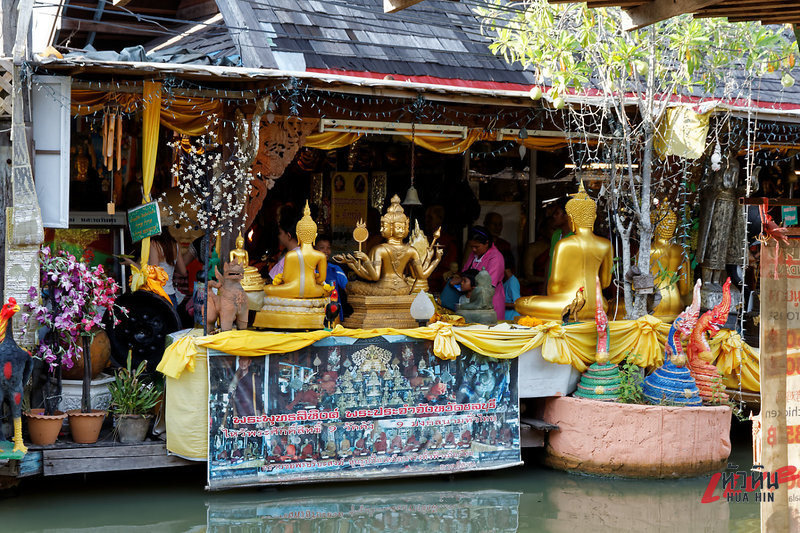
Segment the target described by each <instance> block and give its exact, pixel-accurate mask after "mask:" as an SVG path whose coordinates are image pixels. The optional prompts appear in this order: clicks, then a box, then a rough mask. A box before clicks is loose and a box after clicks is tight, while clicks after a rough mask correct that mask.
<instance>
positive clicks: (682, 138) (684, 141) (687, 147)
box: [654, 106, 713, 159]
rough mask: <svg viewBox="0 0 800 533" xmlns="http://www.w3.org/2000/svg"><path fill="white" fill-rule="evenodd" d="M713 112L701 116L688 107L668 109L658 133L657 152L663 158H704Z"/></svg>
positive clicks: (656, 138)
mask: <svg viewBox="0 0 800 533" xmlns="http://www.w3.org/2000/svg"><path fill="white" fill-rule="evenodd" d="M712 111H713V110H712ZM712 111H708V112H707V113H704V114H702V115H701V114H699V113H696V112H694V111H693V110H692V109H691V108H690V107H687V106H681V107H671V108H669V109H667V112H666V113H665V114H664V118H663V119H662V120H661V123H660V124H659V126H658V131H657V133H656V137H655V144H654V146H655V149H656V151H658V153H659V154H661V156H662V157H665V156H668V155H677V156H678V157H683V158H686V159H697V158H699V157H700V156H702V155H703V152H704V151H705V148H706V137H707V136H708V119H709V117H710V116H711V113H712Z"/></svg>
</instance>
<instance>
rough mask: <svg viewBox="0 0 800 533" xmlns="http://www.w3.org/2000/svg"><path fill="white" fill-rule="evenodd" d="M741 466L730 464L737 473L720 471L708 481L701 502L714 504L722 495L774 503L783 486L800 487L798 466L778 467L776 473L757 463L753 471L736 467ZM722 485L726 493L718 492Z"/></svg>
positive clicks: (723, 491)
mask: <svg viewBox="0 0 800 533" xmlns="http://www.w3.org/2000/svg"><path fill="white" fill-rule="evenodd" d="M737 468H739V466H738V465H731V464H729V465H728V469H729V470H734V471H733V472H729V471H726V472H718V473H716V474H714V475H712V476H711V479H710V480H709V481H708V486H707V487H706V491H705V493H703V498H702V499H701V500H700V502H701V503H712V502H715V501H718V500H721V499H722V498H725V499H726V500H727V501H729V502H739V503H745V502H756V503H761V502H773V501H775V490H777V489H778V488H780V486H781V485H784V484H788V488H789V489H792V488H795V487H796V486H800V483H798V482H797V480H798V479H800V471H799V470H798V469H797V467H795V466H792V465H788V466H783V467H781V468H778V469H777V470H775V471H774V472H763V471H762V470H761V469H763V468H764V467H763V466H762V465H753V468H752V470H750V471H749V472H748V471H746V470H738V471H737V470H736V469H737ZM720 486H721V487H722V494H721V495H717V494H715V492H717V488H718V487H720Z"/></svg>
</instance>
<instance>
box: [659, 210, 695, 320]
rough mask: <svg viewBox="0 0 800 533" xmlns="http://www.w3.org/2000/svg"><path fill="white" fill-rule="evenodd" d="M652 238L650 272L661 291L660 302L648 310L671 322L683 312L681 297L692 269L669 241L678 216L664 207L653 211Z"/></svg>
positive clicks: (689, 285) (689, 283)
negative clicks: (653, 232)
mask: <svg viewBox="0 0 800 533" xmlns="http://www.w3.org/2000/svg"><path fill="white" fill-rule="evenodd" d="M652 218H653V219H654V220H653V221H654V222H657V224H656V228H655V240H654V241H653V244H652V245H651V247H650V272H651V273H652V274H653V279H654V281H655V286H656V288H658V290H660V291H661V302H660V303H659V304H658V306H656V308H655V309H654V310H653V312H652V313H651V314H652V315H653V316H655V317H656V318H659V319H661V320H663V321H664V322H672V321H673V320H675V318H676V317H677V316H678V315H679V314H680V313H681V311H683V308H684V303H683V297H684V296H685V295H687V294H689V293H690V292H691V290H692V280H691V276H692V272H691V270H692V269H691V265H690V263H689V260H688V259H687V258H686V257H685V256H684V253H683V248H681V246H680V245H678V244H675V243H674V242H671V241H672V237H673V236H674V235H675V228H676V227H677V226H678V217H677V215H676V214H675V212H674V211H672V210H671V209H668V208H666V207H664V208H661V209H658V210H656V211H655V212H654V213H653V217H652Z"/></svg>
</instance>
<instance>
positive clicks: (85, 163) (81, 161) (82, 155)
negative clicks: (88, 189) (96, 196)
mask: <svg viewBox="0 0 800 533" xmlns="http://www.w3.org/2000/svg"><path fill="white" fill-rule="evenodd" d="M77 152H78V153H77V154H76V155H75V165H74V167H73V168H74V174H73V176H72V179H73V181H86V180H87V179H88V174H89V166H90V164H91V161H90V160H89V156H88V155H86V145H84V144H79V145H78V147H77Z"/></svg>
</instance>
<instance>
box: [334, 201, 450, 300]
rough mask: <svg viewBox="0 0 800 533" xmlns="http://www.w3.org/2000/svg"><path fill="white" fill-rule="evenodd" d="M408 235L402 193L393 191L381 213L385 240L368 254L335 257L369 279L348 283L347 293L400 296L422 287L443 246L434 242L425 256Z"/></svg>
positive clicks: (354, 253)
mask: <svg viewBox="0 0 800 533" xmlns="http://www.w3.org/2000/svg"><path fill="white" fill-rule="evenodd" d="M407 235H408V217H407V216H406V215H405V213H404V212H403V207H402V206H401V205H400V197H399V196H397V195H394V197H393V198H392V203H391V205H390V206H389V207H388V208H387V209H386V214H385V215H383V216H382V217H381V236H383V238H384V239H386V242H384V243H382V244H379V245H377V246H375V247H374V248H372V250H371V252H370V255H369V256H367V254H365V253H364V252H360V251H359V252H353V253H352V254H341V255H337V256H335V257H334V258H333V259H334V261H336V262H337V263H345V264H347V266H349V267H350V268H351V269H352V270H353V272H355V273H356V275H358V277H360V278H362V279H364V280H366V281H353V282H350V283H348V284H347V294H348V295H364V296H399V295H409V294H411V293H412V291H416V290H417V289H420V290H421V287H422V285H420V283H419V281H420V280H427V279H428V277H429V276H430V275H431V273H432V272H433V271H434V269H435V268H436V267H437V266H438V264H439V261H441V259H442V254H443V253H444V250H443V249H442V248H436V247H435V246H433V245H431V246H430V247H428V249H427V251H426V252H425V256H424V257H422V256H421V254H420V252H419V251H417V249H416V248H414V246H412V245H411V244H406V243H405V242H403V239H405V238H406V236H407ZM407 273H408V274H409V275H408V276H407V275H406V274H407ZM417 292H418V291H417Z"/></svg>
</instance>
